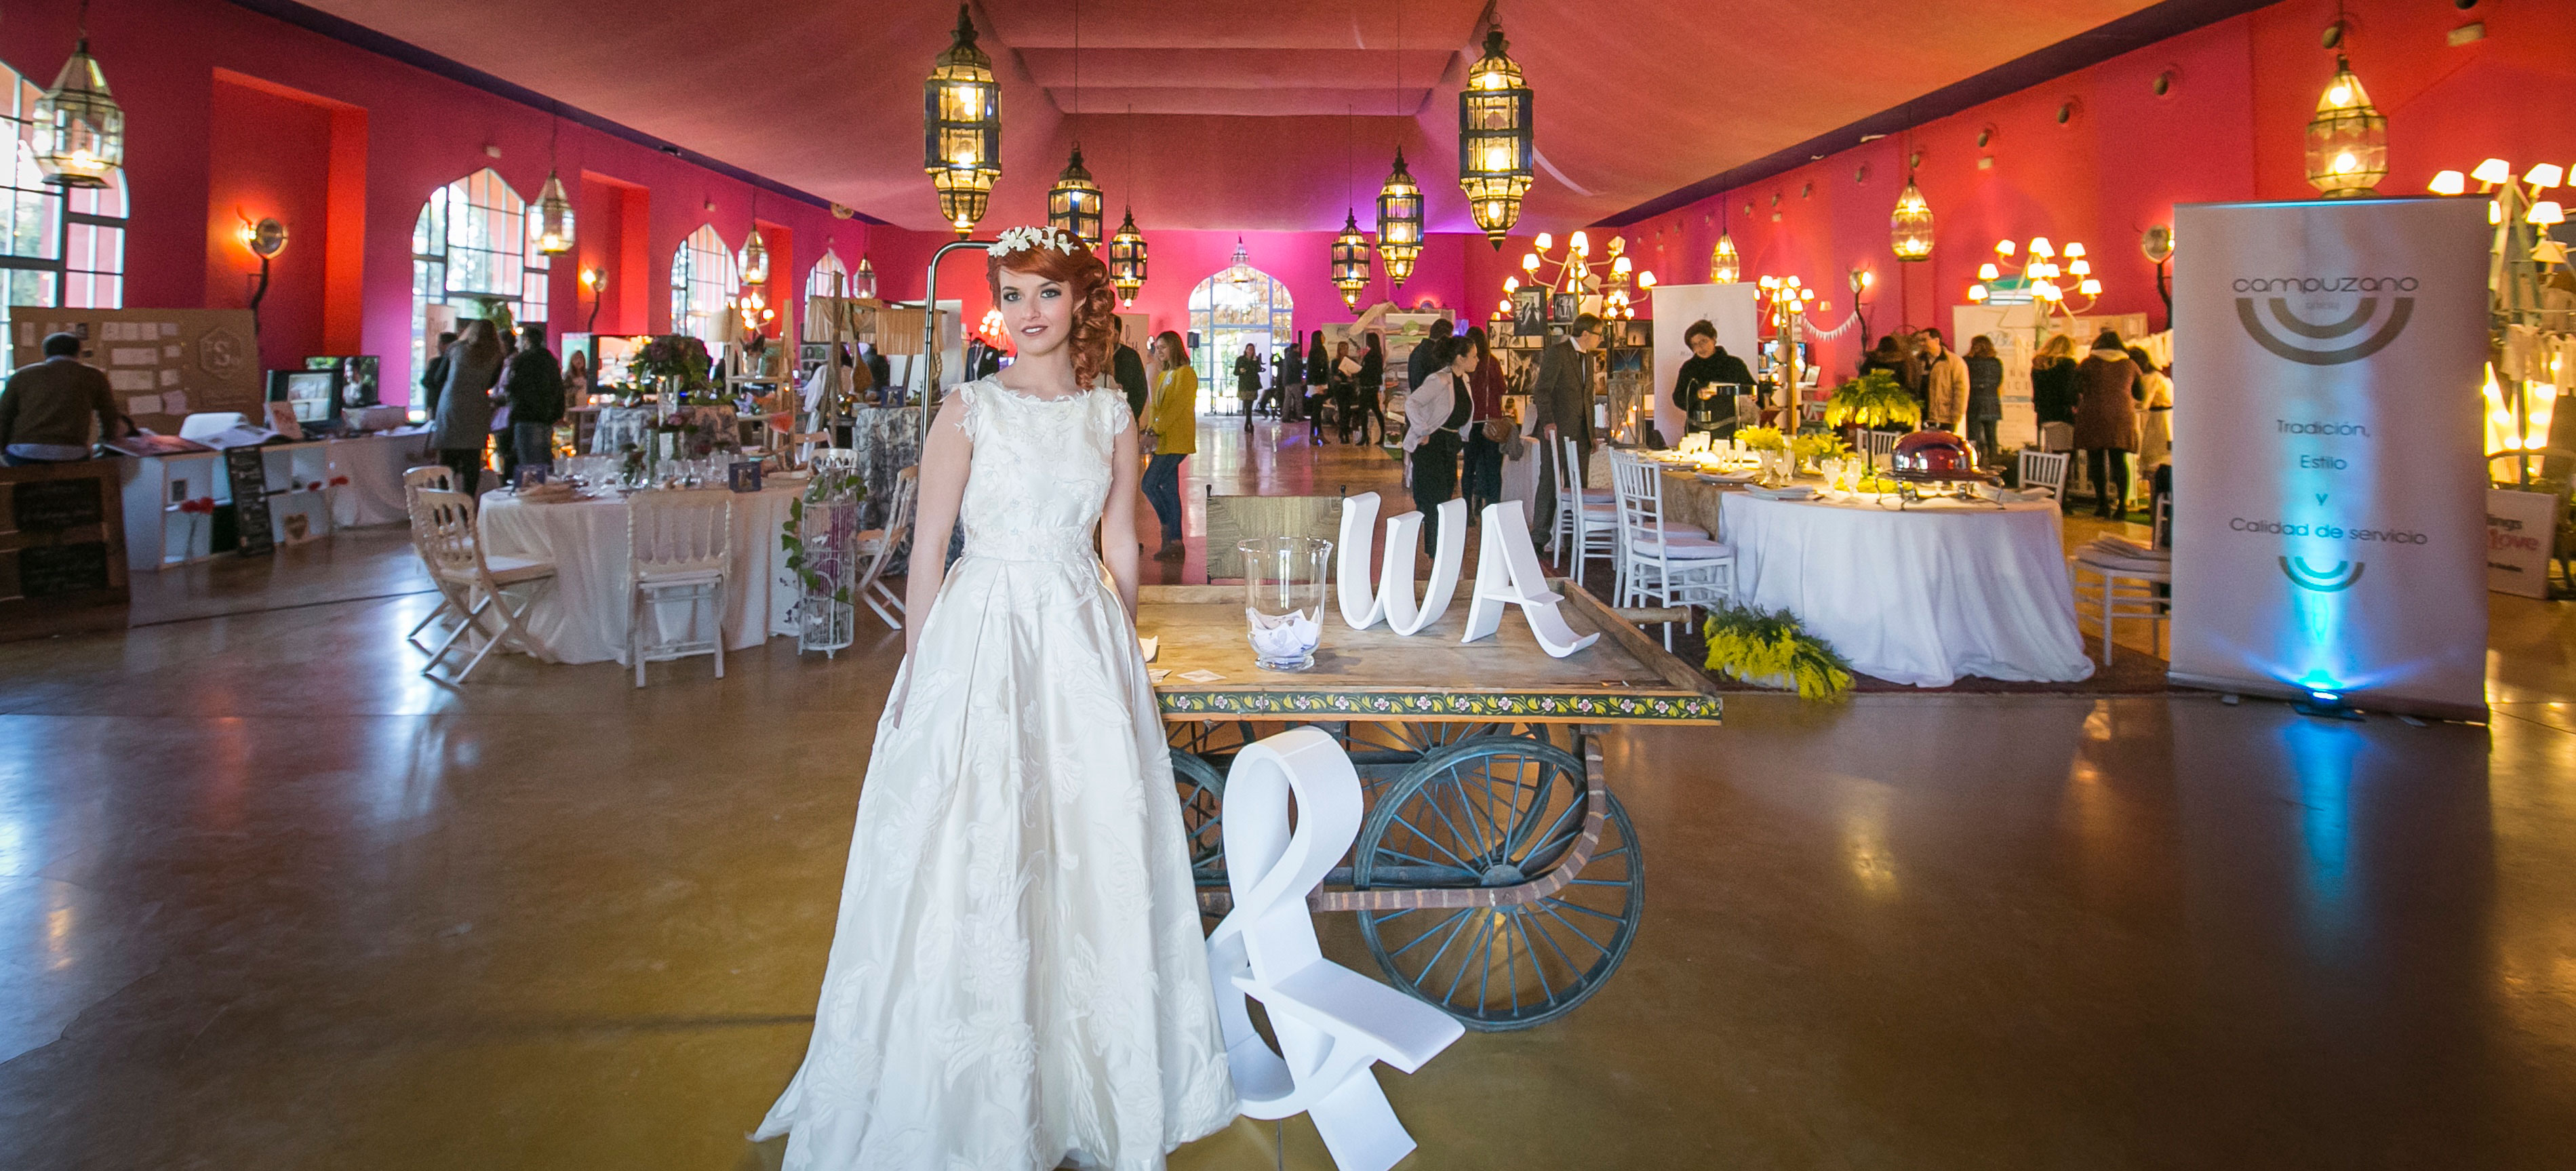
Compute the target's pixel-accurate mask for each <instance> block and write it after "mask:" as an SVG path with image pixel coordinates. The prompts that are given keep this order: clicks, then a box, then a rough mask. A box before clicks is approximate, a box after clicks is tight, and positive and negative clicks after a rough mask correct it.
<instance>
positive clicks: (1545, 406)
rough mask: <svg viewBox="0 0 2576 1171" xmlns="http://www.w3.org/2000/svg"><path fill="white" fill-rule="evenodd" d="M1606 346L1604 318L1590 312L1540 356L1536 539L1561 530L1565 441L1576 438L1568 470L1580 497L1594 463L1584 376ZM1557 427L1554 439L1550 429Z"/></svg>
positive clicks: (1588, 385) (1535, 397)
mask: <svg viewBox="0 0 2576 1171" xmlns="http://www.w3.org/2000/svg"><path fill="white" fill-rule="evenodd" d="M1600 344H1601V319H1600V318H1599V317H1596V316H1594V315H1592V314H1590V313H1585V314H1582V315H1580V316H1578V317H1576V318H1575V319H1574V327H1573V329H1572V331H1571V332H1569V333H1568V334H1567V335H1566V337H1565V339H1564V340H1562V341H1559V342H1555V343H1553V344H1550V345H1549V346H1548V347H1547V349H1545V350H1543V351H1541V352H1540V354H1539V359H1538V381H1537V383H1536V384H1535V385H1533V386H1532V387H1531V388H1530V405H1531V406H1532V407H1533V408H1534V409H1535V410H1536V411H1537V412H1538V420H1537V422H1538V428H1539V436H1540V439H1541V440H1542V450H1541V451H1540V452H1539V455H1540V462H1539V466H1538V499H1537V501H1536V503H1535V505H1534V506H1533V507H1532V509H1531V515H1530V517H1529V523H1530V539H1531V540H1532V541H1545V540H1547V539H1548V537H1549V536H1550V534H1552V533H1553V532H1554V531H1555V529H1556V477H1557V469H1558V468H1559V467H1560V466H1562V465H1563V464H1564V463H1565V443H1566V441H1567V440H1569V439H1570V440H1573V441H1574V451H1575V456H1574V459H1575V463H1574V466H1573V467H1572V468H1568V469H1566V475H1567V478H1568V480H1569V482H1570V483H1572V484H1573V485H1574V491H1575V494H1576V496H1577V498H1578V499H1580V497H1581V495H1582V492H1583V481H1584V478H1585V473H1586V472H1587V471H1588V470H1589V469H1590V468H1591V466H1592V382H1591V380H1590V379H1589V378H1586V377H1585V376H1584V372H1583V361H1584V355H1586V354H1589V353H1591V352H1592V351H1593V349H1594V348H1596V347H1598V346H1599V345H1600ZM1551 427H1553V428H1555V429H1556V430H1555V435H1554V437H1553V438H1550V437H1549V434H1548V429H1549V428H1551Z"/></svg>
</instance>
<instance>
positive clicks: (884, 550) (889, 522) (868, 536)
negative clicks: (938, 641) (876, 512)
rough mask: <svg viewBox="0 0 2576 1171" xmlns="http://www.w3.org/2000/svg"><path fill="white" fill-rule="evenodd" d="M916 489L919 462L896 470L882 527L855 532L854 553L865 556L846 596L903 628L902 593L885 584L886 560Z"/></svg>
mask: <svg viewBox="0 0 2576 1171" xmlns="http://www.w3.org/2000/svg"><path fill="white" fill-rule="evenodd" d="M920 490H921V468H920V466H919V465H915V466H913V467H908V468H905V469H904V470H902V471H900V472H896V473H895V474H894V500H893V502H892V503H891V504H890V505H889V506H888V507H887V509H886V523H885V527H884V528H881V529H869V530H867V531H866V532H863V533H860V534H859V536H858V553H859V555H860V556H862V557H865V558H867V559H868V564H867V567H866V568H865V569H862V570H861V571H860V572H859V585H858V588H857V589H856V590H854V591H852V592H851V595H850V596H852V597H855V598H857V599H859V600H860V601H863V602H866V603H867V604H868V609H871V610H874V611H876V612H877V617H879V618H881V619H884V620H885V624H886V625H887V626H888V627H891V628H893V629H895V630H901V629H903V619H904V617H905V615H904V609H903V595H901V594H898V593H896V592H894V590H893V589H892V588H891V587H889V586H887V585H886V583H885V571H886V563H887V562H889V561H892V560H893V559H894V551H895V548H896V547H897V546H900V545H902V544H903V537H904V534H905V533H907V532H910V531H911V530H912V509H913V504H914V502H915V500H916V499H917V498H918V497H919V495H920Z"/></svg>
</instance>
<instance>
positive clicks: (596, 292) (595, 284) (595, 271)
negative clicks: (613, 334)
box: [581, 265, 608, 333]
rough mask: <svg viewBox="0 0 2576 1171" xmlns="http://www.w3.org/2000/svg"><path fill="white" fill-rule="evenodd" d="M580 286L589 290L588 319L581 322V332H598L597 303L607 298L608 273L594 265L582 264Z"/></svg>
mask: <svg viewBox="0 0 2576 1171" xmlns="http://www.w3.org/2000/svg"><path fill="white" fill-rule="evenodd" d="M581 287H583V288H585V289H588V290H590V320H588V321H585V322H583V323H582V326H581V329H582V332H584V333H598V332H599V303H600V302H601V301H604V300H607V299H608V273H607V272H606V271H604V270H602V269H600V268H598V267H596V266H592V265H585V266H583V268H582V270H581Z"/></svg>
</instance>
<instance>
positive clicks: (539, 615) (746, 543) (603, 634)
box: [477, 484, 804, 663]
mask: <svg viewBox="0 0 2576 1171" xmlns="http://www.w3.org/2000/svg"><path fill="white" fill-rule="evenodd" d="M803 488H804V486H803V485H801V484H792V485H782V486H778V487H773V488H767V489H764V490H762V491H759V492H744V493H737V494H735V495H734V497H733V541H732V545H733V572H732V573H731V574H729V575H727V576H726V578H725V597H724V604H725V613H724V641H725V649H727V650H741V649H744V648H746V647H755V646H758V645H760V643H761V642H762V640H764V639H766V638H768V637H769V636H770V635H772V634H794V633H796V625H795V621H794V616H793V614H792V611H793V610H794V609H795V606H796V598H797V587H796V579H795V576H794V575H792V574H790V573H789V572H788V571H787V561H786V553H785V551H784V550H782V549H780V548H779V543H778V534H779V530H780V529H781V528H782V527H783V526H784V525H785V524H786V523H787V506H788V505H789V504H790V503H792V502H793V501H794V500H795V499H796V496H797V494H798V493H799V492H801V491H802V490H803ZM714 490H715V491H721V489H714ZM626 514H627V505H626V500H625V498H624V497H622V496H617V495H614V494H612V495H609V496H607V497H604V498H600V499H581V500H575V501H571V502H569V503H564V504H531V503H528V502H526V501H523V500H520V499H519V498H517V497H516V496H513V495H512V494H510V493H508V492H491V493H487V494H485V495H484V497H483V506H482V510H481V514H480V520H479V522H478V529H477V531H479V532H480V533H481V534H482V538H483V545H484V549H485V550H486V551H487V552H490V553H494V554H501V555H507V556H512V557H537V558H543V559H545V560H547V561H552V562H554V565H555V580H554V584H553V585H552V586H550V587H547V588H545V589H544V590H543V591H541V592H539V593H538V594H537V595H536V600H535V602H534V604H533V605H532V606H531V607H530V608H529V611H528V614H527V617H526V619H525V621H526V624H527V628H528V633H529V634H530V635H531V636H533V637H534V638H535V639H536V641H537V645H538V647H539V649H540V650H541V651H542V652H543V654H542V657H543V658H545V659H546V660H547V661H549V662H556V663H597V662H603V661H606V660H609V659H615V660H617V661H618V662H619V663H625V662H626V629H627V614H628V613H629V612H630V610H631V609H632V607H633V603H632V602H631V601H630V600H629V598H628V585H627V580H628V579H627V543H626ZM709 609H710V607H709V606H708V605H707V604H706V603H703V602H670V603H661V604H657V605H656V606H655V608H654V611H653V615H654V620H655V621H657V622H659V623H660V624H661V633H662V635H663V636H664V637H666V638H672V639H678V638H683V637H688V638H695V637H703V636H702V635H699V634H698V633H697V632H698V631H702V630H704V629H705V626H704V623H705V622H707V621H708V620H709V617H710V615H709V614H708V613H707V611H708V610H709Z"/></svg>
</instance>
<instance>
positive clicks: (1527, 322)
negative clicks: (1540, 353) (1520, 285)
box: [1512, 287, 1547, 345]
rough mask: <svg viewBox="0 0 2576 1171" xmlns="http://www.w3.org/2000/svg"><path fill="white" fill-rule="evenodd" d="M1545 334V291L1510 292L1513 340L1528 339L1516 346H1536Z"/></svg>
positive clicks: (1518, 290)
mask: <svg viewBox="0 0 2576 1171" xmlns="http://www.w3.org/2000/svg"><path fill="white" fill-rule="evenodd" d="M1546 333H1547V290H1545V289H1541V288H1535V287H1533V288H1527V289H1514V290H1512V335H1513V337H1514V338H1515V339H1520V338H1526V339H1528V341H1527V342H1526V343H1517V342H1516V344H1528V345H1536V344H1538V339H1539V338H1540V337H1542V336H1544V335H1545V334H1546Z"/></svg>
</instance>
